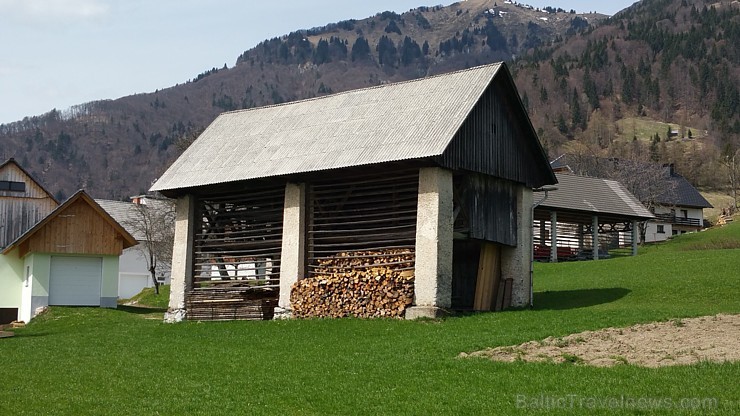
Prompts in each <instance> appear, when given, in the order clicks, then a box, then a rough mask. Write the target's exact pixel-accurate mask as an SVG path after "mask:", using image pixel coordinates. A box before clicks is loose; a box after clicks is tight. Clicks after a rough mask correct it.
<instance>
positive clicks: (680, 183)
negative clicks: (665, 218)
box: [657, 167, 713, 208]
mask: <svg viewBox="0 0 740 416" xmlns="http://www.w3.org/2000/svg"><path fill="white" fill-rule="evenodd" d="M666 170H667V171H668V172H666V175H668V181H670V183H671V189H670V191H669V192H666V193H665V194H663V195H660V196H658V198H657V202H658V203H659V204H661V205H666V206H677V207H689V208H713V207H712V204H710V203H709V201H707V199H706V198H704V197H703V196H702V195H701V193H699V191H698V190H697V189H696V188H694V185H692V184H691V183H689V181H688V180H687V179H686V178H684V177H683V176H681V175H679V174H678V173H676V172H674V171H673V169H672V168H669V167H666Z"/></svg>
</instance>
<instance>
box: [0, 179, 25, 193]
mask: <svg viewBox="0 0 740 416" xmlns="http://www.w3.org/2000/svg"><path fill="white" fill-rule="evenodd" d="M0 191H10V192H26V184H25V183H24V182H13V181H0Z"/></svg>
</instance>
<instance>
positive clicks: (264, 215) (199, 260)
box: [193, 184, 285, 288]
mask: <svg viewBox="0 0 740 416" xmlns="http://www.w3.org/2000/svg"><path fill="white" fill-rule="evenodd" d="M284 204H285V185H284V184H281V185H274V186H271V187H269V188H261V189H251V190H249V191H242V192H241V193H234V194H226V195H214V196H204V197H200V198H198V204H197V209H198V213H197V218H198V224H197V226H196V227H195V236H194V256H193V270H194V278H193V284H194V287H195V288H199V287H202V286H207V287H212V286H214V285H217V286H229V287H233V286H243V287H257V286H259V287H262V288H264V287H266V286H269V287H277V286H279V276H280V254H281V250H282V238H283V206H284Z"/></svg>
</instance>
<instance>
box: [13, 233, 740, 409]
mask: <svg viewBox="0 0 740 416" xmlns="http://www.w3.org/2000/svg"><path fill="white" fill-rule="evenodd" d="M727 240H729V241H740V224H736V225H733V226H729V227H725V228H723V229H720V230H712V231H707V232H704V233H700V234H695V235H686V236H681V237H679V238H677V239H676V240H674V241H672V242H669V243H667V244H664V245H660V246H651V247H646V248H645V249H644V250H641V252H640V255H639V256H637V257H625V258H615V259H611V260H602V261H598V262H577V263H562V264H537V265H536V269H535V292H536V293H535V308H534V309H532V310H514V311H506V312H500V313H482V314H473V315H466V316H458V317H451V318H447V319H445V320H441V321H415V322H409V321H396V320H357V319H341V320H295V321H268V322H225V323H197V322H186V323H182V324H175V325H166V324H163V323H161V309H144V308H133V307H119V309H117V310H109V309H96V308H61V307H55V308H51V310H50V311H49V313H47V314H45V315H43V316H41V317H39V318H37V319H35V320H34V321H33V322H32V323H31V324H30V325H28V327H26V328H24V329H21V330H18V331H17V334H16V336H15V337H13V338H8V339H3V340H0V380H2V387H1V388H0V414H39V413H43V414H137V415H139V414H171V415H180V414H203V415H206V414H207V415H217V414H281V415H286V414H309V415H310V414H424V415H428V414H471V415H480V414H518V413H522V414H526V413H588V414H614V413H616V414H621V413H624V414H633V413H636V412H643V413H654V412H657V413H673V412H674V411H675V410H676V409H675V408H674V407H673V406H674V405H678V406H681V405H682V404H681V400H682V399H690V398H698V399H713V400H716V401H715V402H712V403H715V404H716V407H715V406H714V405H710V406H709V407H699V408H696V407H694V408H693V409H692V410H691V411H692V412H693V413H696V414H700V413H702V414H707V413H710V414H711V413H716V414H732V413H740V403H739V402H738V398H740V387H738V384H737V383H735V382H734V381H733V380H736V379H737V375H738V374H740V363H724V364H716V363H702V364H699V365H694V366H684V367H667V368H659V369H647V368H640V367H635V366H630V365H622V366H617V367H613V368H591V367H584V366H578V365H572V364H560V365H557V364H525V363H512V364H507V363H495V362H491V361H487V360H484V359H460V358H457V356H458V354H459V353H460V352H462V351H465V352H470V351H475V350H479V349H483V348H486V347H491V346H500V345H512V344H517V343H521V342H525V341H528V340H532V339H541V338H545V337H547V336H562V335H566V334H569V333H574V332H578V331H582V330H587V329H598V328H603V327H609V326H627V325H630V324H634V323H638V322H648V321H654V320H666V319H672V318H681V317H690V316H698V315H709V314H716V313H720V312H722V313H740V300H739V298H738V294H740V249H723V248H714V247H724V246H725V243H718V242H720V241H727ZM548 398H553V399H562V400H561V401H560V402H553V403H550V404H549V405H548V404H547V402H546V401H547V399H548ZM645 398H653V399H662V401H660V402H652V405H651V404H648V403H647V402H645V401H643V402H637V401H636V400H638V399H645ZM620 403H621V404H620ZM630 403H633V405H630ZM639 403H643V405H642V407H640V406H639ZM692 403H694V404H696V403H697V402H691V401H688V402H685V403H683V404H688V405H689V407H692ZM561 405H563V406H561ZM589 406H590V407H589ZM593 406H596V407H593ZM630 406H631V407H630Z"/></svg>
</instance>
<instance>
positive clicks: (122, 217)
mask: <svg viewBox="0 0 740 416" xmlns="http://www.w3.org/2000/svg"><path fill="white" fill-rule="evenodd" d="M95 202H96V203H97V204H98V205H99V206H100V208H102V209H104V210H105V212H107V213H108V215H110V216H111V217H112V218H113V219H114V220H116V222H118V223H119V224H121V226H122V227H123V228H125V229H126V231H128V232H129V234H131V235H132V236H133V237H134V238H135V239H136V240H137V241H142V240H145V239H146V237H145V236H143V235H141V233H138V232H137V231H136V230H134V229H133V228H132V227H130V226H129V224H131V222H133V221H135V220H136V218H137V212H136V205H135V204H134V203H133V202H124V201H112V200H109V199H96V200H95Z"/></svg>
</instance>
